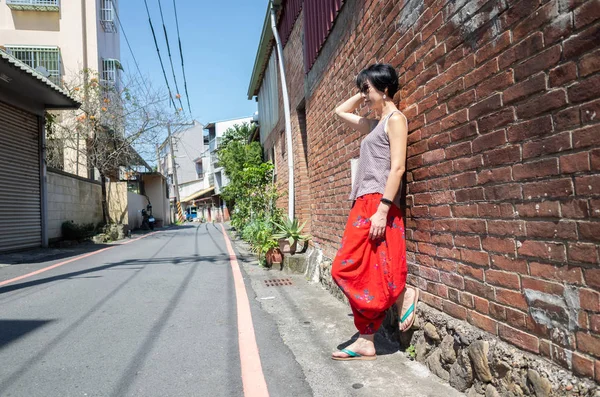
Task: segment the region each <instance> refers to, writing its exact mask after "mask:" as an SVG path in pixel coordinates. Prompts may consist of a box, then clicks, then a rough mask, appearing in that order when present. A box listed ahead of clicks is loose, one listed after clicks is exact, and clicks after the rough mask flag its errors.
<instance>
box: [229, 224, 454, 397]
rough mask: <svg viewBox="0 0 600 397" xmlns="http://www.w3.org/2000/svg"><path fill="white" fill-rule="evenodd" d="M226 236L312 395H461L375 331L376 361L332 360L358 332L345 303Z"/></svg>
mask: <svg viewBox="0 0 600 397" xmlns="http://www.w3.org/2000/svg"><path fill="white" fill-rule="evenodd" d="M229 236H230V238H231V240H232V242H233V244H234V247H235V249H236V251H237V252H238V255H239V256H240V257H241V258H240V261H239V263H240V265H241V266H242V268H243V271H244V272H245V278H246V281H247V282H249V283H250V284H251V286H252V288H253V290H254V291H253V292H254V295H253V293H252V291H250V290H249V295H250V296H249V298H250V299H256V300H258V302H260V304H261V307H262V309H263V310H265V311H266V312H267V313H269V314H270V315H271V316H273V318H274V320H275V322H276V323H277V324H278V328H279V333H280V334H281V336H282V338H283V340H284V341H285V343H286V344H287V345H288V347H289V348H290V350H291V351H292V352H293V354H294V356H295V358H296V361H297V362H298V363H299V364H300V365H301V367H302V368H303V370H304V374H305V376H306V380H307V381H308V383H309V384H310V386H311V387H312V389H313V392H314V395H315V396H319V397H320V396H340V397H346V396H376V395H382V396H384V395H389V396H407V397H433V396H436V397H437V396H444V397H455V396H464V394H462V393H460V392H458V391H457V390H455V389H454V388H452V387H450V386H449V385H447V384H444V383H443V382H442V381H441V380H440V379H439V378H438V377H437V376H435V375H433V374H432V373H430V372H429V369H428V368H427V367H426V366H424V365H422V364H420V363H418V362H416V361H411V360H410V359H408V358H407V357H406V355H405V353H403V352H400V351H399V350H398V348H399V346H398V344H397V343H394V342H392V341H390V340H389V339H387V338H385V337H384V336H383V335H380V334H377V335H376V338H375V345H376V348H377V354H378V358H377V360H375V361H354V362H338V361H333V360H331V358H330V357H331V353H332V352H333V351H335V350H336V349H338V348H343V347H344V346H346V345H348V344H350V343H351V342H350V341H349V340H350V338H355V337H356V336H357V332H356V328H354V324H353V321H352V317H351V311H350V308H349V307H348V306H347V305H345V304H344V303H342V302H340V301H338V300H337V299H335V298H334V297H333V296H332V295H331V294H329V293H328V292H327V291H326V290H325V289H324V288H322V286H321V285H320V284H313V283H309V282H308V281H306V280H305V278H304V276H303V275H290V274H287V273H284V272H281V271H279V270H267V269H264V268H261V267H260V266H258V263H257V261H256V260H255V257H254V255H253V254H252V253H251V252H250V251H249V246H248V245H247V244H246V243H245V242H243V241H241V240H239V239H236V238H235V236H234V235H233V233H231V232H229ZM272 279H289V280H290V281H291V283H292V285H283V286H267V285H266V283H265V280H272ZM340 345H343V346H340ZM265 376H267V377H268V376H269V374H268V373H265Z"/></svg>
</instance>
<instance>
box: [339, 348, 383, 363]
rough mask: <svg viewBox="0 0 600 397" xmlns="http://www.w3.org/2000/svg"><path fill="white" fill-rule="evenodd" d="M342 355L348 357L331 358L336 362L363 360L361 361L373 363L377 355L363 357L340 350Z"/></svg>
mask: <svg viewBox="0 0 600 397" xmlns="http://www.w3.org/2000/svg"><path fill="white" fill-rule="evenodd" d="M340 351H341V352H342V353H346V354H347V355H348V357H333V356H332V357H331V358H332V359H333V360H336V361H353V360H363V361H373V360H376V359H377V355H374V356H363V355H362V354H358V353H356V352H353V351H352V350H348V349H341V350H340Z"/></svg>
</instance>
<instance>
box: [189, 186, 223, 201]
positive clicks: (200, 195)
mask: <svg viewBox="0 0 600 397" xmlns="http://www.w3.org/2000/svg"><path fill="white" fill-rule="evenodd" d="M213 190H215V187H214V186H211V187H209V188H208V189H204V190H200V191H197V192H196V193H194V194H191V195H189V196H187V197H186V198H182V199H181V202H182V203H187V202H188V201H192V200H195V199H197V198H199V197H202V196H204V195H205V194H206V193H210V192H212V191H213Z"/></svg>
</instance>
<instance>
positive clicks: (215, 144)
mask: <svg viewBox="0 0 600 397" xmlns="http://www.w3.org/2000/svg"><path fill="white" fill-rule="evenodd" d="M252 120H253V118H252V117H243V118H239V119H232V120H223V121H215V122H212V123H208V124H207V125H206V127H204V128H205V129H206V131H207V132H206V135H207V136H208V142H209V143H208V150H207V152H206V153H205V154H204V157H206V158H208V159H209V168H207V172H208V180H209V183H210V185H211V186H214V188H215V194H220V193H221V189H222V188H223V187H225V186H227V184H228V183H229V179H228V178H227V175H225V172H224V171H223V168H222V167H220V166H219V164H218V161H217V154H216V150H217V149H218V148H219V143H220V141H221V138H222V137H223V135H224V134H225V131H227V130H228V129H229V128H232V127H234V126H235V125H242V124H243V123H248V124H250V123H251V122H252Z"/></svg>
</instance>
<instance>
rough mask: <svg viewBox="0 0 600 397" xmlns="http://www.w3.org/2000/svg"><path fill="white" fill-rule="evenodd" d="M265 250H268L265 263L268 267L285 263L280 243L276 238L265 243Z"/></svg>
mask: <svg viewBox="0 0 600 397" xmlns="http://www.w3.org/2000/svg"><path fill="white" fill-rule="evenodd" d="M264 248H265V249H266V254H265V261H266V262H267V266H268V267H272V266H273V264H274V263H279V264H281V263H282V262H283V254H282V253H281V250H280V249H279V242H278V241H277V240H275V239H274V238H271V239H269V240H267V241H266V242H265V246H264Z"/></svg>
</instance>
